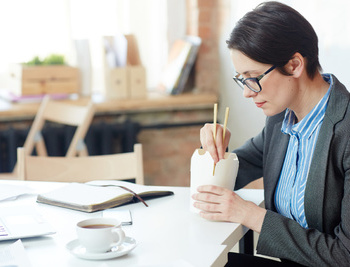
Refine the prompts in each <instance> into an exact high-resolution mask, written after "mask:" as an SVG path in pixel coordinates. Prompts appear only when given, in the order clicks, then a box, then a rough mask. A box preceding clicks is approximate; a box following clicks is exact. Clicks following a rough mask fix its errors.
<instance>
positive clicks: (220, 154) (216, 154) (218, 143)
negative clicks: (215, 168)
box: [200, 123, 231, 163]
mask: <svg viewBox="0 0 350 267" xmlns="http://www.w3.org/2000/svg"><path fill="white" fill-rule="evenodd" d="M213 129H214V127H213V124H209V123H207V124H205V125H204V126H203V127H202V128H201V130H200V141H201V145H202V148H203V149H204V150H206V151H208V152H209V154H210V155H211V157H212V158H213V160H214V163H217V162H218V161H219V160H221V159H223V158H224V157H225V150H226V147H227V146H228V144H229V140H230V138H231V132H230V131H229V130H228V129H226V132H225V140H223V126H222V125H220V124H218V125H217V126H216V139H215V142H214V135H213Z"/></svg>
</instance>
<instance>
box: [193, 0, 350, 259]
mask: <svg viewBox="0 0 350 267" xmlns="http://www.w3.org/2000/svg"><path fill="white" fill-rule="evenodd" d="M317 42H318V40H317V36H316V33H315V32H314V30H313V28H312V26H311V25H310V24H309V23H308V21H307V20H305V18H304V17H303V16H301V15H300V14H299V13H298V12H297V11H295V10H294V9H292V8H290V7H289V6H286V5H284V4H282V3H278V2H266V3H262V4H261V5H259V6H258V7H257V8H256V9H254V10H253V11H251V12H249V13H247V14H246V15H245V16H244V17H243V18H242V19H241V20H240V21H239V22H238V23H237V25H236V26H235V28H234V29H233V31H232V33H231V36H230V39H229V40H228V41H227V44H228V48H229V49H230V54H231V59H232V62H233V65H234V67H235V69H236V71H237V75H236V76H235V78H234V80H235V81H236V82H237V83H238V84H240V85H241V87H242V88H243V95H244V97H247V98H251V99H252V100H253V101H254V102H255V104H256V106H257V107H258V108H261V109H262V110H263V112H264V113H265V114H266V115H267V120H266V124H265V127H264V129H263V130H262V132H261V133H260V134H259V135H257V136H256V137H254V138H252V139H250V140H249V141H247V142H246V143H245V144H244V145H243V146H242V147H240V148H238V149H236V150H234V152H235V153H236V154H237V156H238V158H239V171H238V176H237V180H236V186H235V189H239V188H241V187H243V186H244V185H246V184H248V183H249V182H251V181H253V180H255V179H258V178H260V177H264V189H265V206H266V209H263V208H260V207H258V206H257V205H255V204H253V203H251V202H249V201H245V200H243V199H241V198H240V197H239V196H237V195H236V194H235V193H234V192H232V191H231V190H227V189H224V188H221V187H217V186H210V185H207V186H201V187H199V188H198V192H199V193H198V194H195V195H193V198H194V199H195V200H197V201H196V202H195V203H194V206H195V207H196V208H199V209H201V210H202V211H201V213H200V214H201V216H202V217H204V218H206V219H209V220H221V221H231V222H238V223H241V224H243V225H245V226H247V227H248V228H250V229H252V230H254V231H256V232H258V233H260V236H259V240H258V245H257V252H258V253H259V254H263V255H268V256H272V257H277V258H281V260H282V263H276V264H280V265H282V266H283V265H285V266H298V265H299V264H300V265H306V266H350V108H349V105H350V103H349V100H350V96H349V92H348V91H347V90H346V88H345V87H344V85H342V84H341V83H340V82H339V81H338V80H337V78H336V77H335V76H334V75H330V74H321V73H320V71H321V67H320V64H319V61H318V46H317ZM212 130H213V126H212V125H210V124H206V125H205V126H204V127H203V128H202V129H201V133H200V139H201V143H202V146H203V148H204V149H205V150H207V151H209V152H210V154H211V156H212V158H213V159H214V162H215V163H216V162H218V161H219V160H220V159H222V158H223V156H224V151H225V149H226V147H227V146H228V143H229V139H230V135H231V134H230V133H229V132H228V133H227V134H226V136H225V140H222V138H220V137H221V136H222V127H221V126H218V127H217V133H216V136H217V138H216V142H214V140H213V132H212ZM237 257H245V256H244V255H239V254H237V255H235V254H230V255H229V260H230V259H231V258H232V259H231V261H234V264H235V265H234V266H237V264H238V263H242V262H243V259H241V258H238V259H237ZM249 260H253V262H254V261H255V260H256V261H258V259H257V257H255V258H254V259H249ZM283 262H288V263H287V265H286V264H284V263H283ZM229 264H230V261H229ZM229 264H228V265H229ZM238 266H240V265H238ZM242 266H244V264H243V263H242ZM256 266H261V265H258V263H257V265H256ZM267 266H273V265H272V263H271V265H269V264H267ZM278 266H279V265H278Z"/></svg>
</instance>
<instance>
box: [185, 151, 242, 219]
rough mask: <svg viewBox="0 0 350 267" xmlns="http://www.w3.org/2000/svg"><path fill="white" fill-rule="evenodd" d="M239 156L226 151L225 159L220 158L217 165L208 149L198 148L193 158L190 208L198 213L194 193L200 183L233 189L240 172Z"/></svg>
mask: <svg viewBox="0 0 350 267" xmlns="http://www.w3.org/2000/svg"><path fill="white" fill-rule="evenodd" d="M238 165H239V163H238V158H237V155H236V154H235V153H229V152H227V153H225V159H222V160H220V161H219V162H218V163H217V164H216V166H215V173H214V175H213V168H214V160H213V159H212V157H211V156H210V154H209V152H208V151H205V150H203V149H196V150H195V151H194V153H193V155H192V158H191V201H190V203H191V206H190V210H191V211H193V212H196V213H198V212H199V210H198V209H196V208H195V207H193V203H194V200H193V199H192V195H193V194H195V193H197V192H198V191H197V188H198V186H200V185H217V186H221V187H224V188H227V189H230V190H233V188H234V186H235V183H236V177H237V172H238Z"/></svg>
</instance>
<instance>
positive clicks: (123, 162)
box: [17, 144, 144, 184]
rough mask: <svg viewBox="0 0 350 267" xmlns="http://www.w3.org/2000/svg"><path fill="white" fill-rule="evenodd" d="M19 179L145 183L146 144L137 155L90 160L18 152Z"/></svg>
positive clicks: (102, 157) (99, 157) (139, 149)
mask: <svg viewBox="0 0 350 267" xmlns="http://www.w3.org/2000/svg"><path fill="white" fill-rule="evenodd" d="M17 163H18V176H19V179H21V180H31V181H55V182H88V181H91V180H124V179H133V178H135V180H136V183H137V184H144V179H143V160H142V145H141V144H135V145H134V152H128V153H119V154H113V155H99V156H86V157H84V156H83V157H70V158H69V157H41V156H32V155H28V154H27V153H26V152H25V151H24V148H18V149H17Z"/></svg>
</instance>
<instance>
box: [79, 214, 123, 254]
mask: <svg viewBox="0 0 350 267" xmlns="http://www.w3.org/2000/svg"><path fill="white" fill-rule="evenodd" d="M121 224H122V223H121V221H119V220H117V219H114V218H93V219H87V220H83V221H81V222H79V223H78V224H77V226H76V230H77V235H78V239H79V242H80V244H81V245H82V246H83V247H85V248H86V251H87V252H90V253H104V252H107V251H108V250H110V249H111V247H113V246H118V245H120V244H122V243H123V241H124V239H125V232H124V231H123V229H122V227H121Z"/></svg>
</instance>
